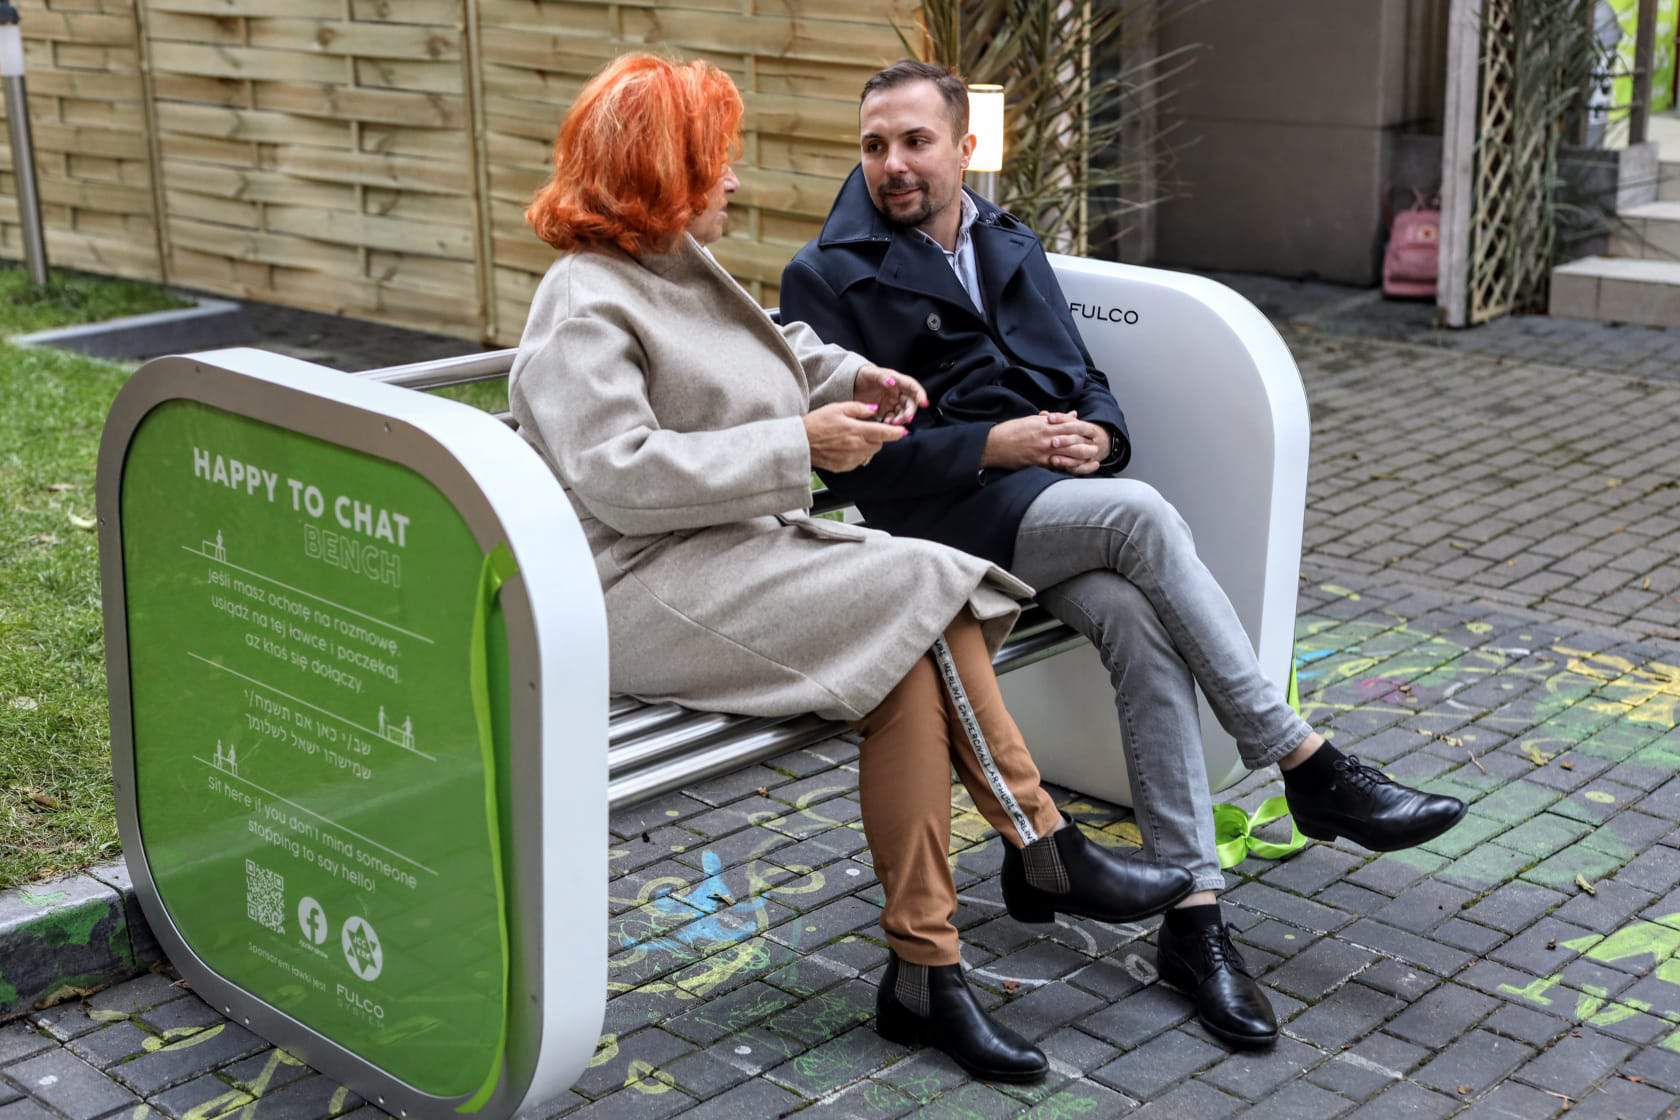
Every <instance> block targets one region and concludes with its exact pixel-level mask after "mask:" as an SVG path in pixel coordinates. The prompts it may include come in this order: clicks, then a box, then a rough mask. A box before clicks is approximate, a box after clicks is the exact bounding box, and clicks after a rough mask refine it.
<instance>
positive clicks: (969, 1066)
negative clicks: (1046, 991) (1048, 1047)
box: [875, 953, 1050, 1081]
mask: <svg viewBox="0 0 1680 1120" xmlns="http://www.w3.org/2000/svg"><path fill="white" fill-rule="evenodd" d="M898 969H899V961H898V954H897V953H893V954H892V955H891V958H890V959H889V960H888V961H887V971H886V974H885V975H884V976H882V977H881V988H880V991H878V992H877V993H876V995H875V1029H876V1030H877V1031H879V1032H880V1034H881V1037H882V1038H884V1039H886V1040H887V1041H888V1042H896V1043H898V1044H899V1045H901V1046H916V1045H922V1046H932V1047H933V1048H935V1049H936V1050H943V1051H944V1052H945V1053H946V1054H947V1055H948V1056H949V1057H950V1059H951V1060H952V1061H953V1062H956V1063H957V1064H958V1065H959V1066H961V1067H962V1068H963V1069H964V1070H966V1071H967V1072H968V1073H969V1075H970V1076H973V1077H978V1078H980V1079H981V1080H983V1081H1037V1080H1038V1079H1039V1078H1041V1077H1043V1076H1044V1074H1045V1071H1046V1070H1048V1069H1049V1068H1050V1062H1049V1060H1048V1059H1046V1058H1045V1056H1044V1051H1042V1050H1040V1049H1039V1048H1038V1047H1036V1046H1034V1045H1033V1044H1032V1043H1030V1042H1028V1041H1027V1040H1026V1039H1024V1038H1022V1037H1021V1036H1020V1035H1018V1034H1016V1033H1015V1032H1014V1031H1012V1030H1010V1029H1009V1028H1008V1027H1006V1026H1004V1025H1003V1024H1001V1023H999V1022H997V1021H996V1020H994V1019H993V1018H992V1017H991V1016H990V1015H988V1014H986V1010H985V1008H983V1007H981V1006H980V1004H979V1002H978V1001H977V1000H976V999H975V998H974V993H973V992H971V991H969V990H968V981H967V980H965V979H964V978H963V970H962V965H960V964H947V965H930V966H928V967H927V970H926V971H927V978H928V993H927V994H928V1013H927V1015H925V1016H922V1015H918V1014H916V1013H915V1012H914V1011H912V1010H910V1009H909V1008H908V1007H905V1006H904V1004H903V1003H901V1002H900V1001H899V998H898Z"/></svg>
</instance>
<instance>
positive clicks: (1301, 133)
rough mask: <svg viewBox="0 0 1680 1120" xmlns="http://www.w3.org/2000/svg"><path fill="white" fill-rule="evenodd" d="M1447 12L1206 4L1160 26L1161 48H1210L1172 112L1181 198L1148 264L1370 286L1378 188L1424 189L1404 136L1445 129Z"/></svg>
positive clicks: (1372, 3) (1281, 0)
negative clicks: (1443, 120) (1443, 115)
mask: <svg viewBox="0 0 1680 1120" xmlns="http://www.w3.org/2000/svg"><path fill="white" fill-rule="evenodd" d="M1446 12H1447V3H1446V0H1210V2H1209V3H1206V4H1203V5H1200V6H1198V7H1195V8H1193V9H1192V10H1190V11H1189V12H1188V13H1186V14H1183V15H1180V16H1178V17H1176V18H1174V19H1172V20H1170V21H1168V22H1167V23H1166V24H1165V26H1164V27H1163V29H1162V33H1161V49H1162V50H1163V51H1170V50H1172V49H1174V48H1176V47H1179V46H1181V45H1185V44H1201V45H1202V47H1203V49H1202V51H1201V53H1200V55H1199V57H1198V59H1197V61H1196V64H1195V65H1194V66H1193V67H1191V68H1190V69H1189V70H1188V71H1187V72H1186V73H1185V75H1184V76H1183V78H1182V79H1180V80H1179V81H1178V83H1177V85H1176V88H1175V98H1174V102H1173V104H1172V106H1171V108H1170V109H1169V110H1168V113H1167V120H1168V122H1171V121H1174V120H1176V121H1178V122H1180V124H1179V128H1178V131H1177V133H1176V134H1174V136H1173V140H1174V142H1175V143H1177V144H1180V145H1183V147H1182V150H1181V151H1180V152H1179V154H1178V156H1177V161H1176V176H1177V178H1178V179H1179V180H1180V181H1181V182H1182V184H1183V191H1184V193H1183V195H1182V197H1179V198H1176V199H1174V200H1173V201H1171V202H1168V203H1166V204H1164V205H1163V206H1162V207H1161V209H1160V211H1159V213H1158V214H1157V216H1156V244H1155V254H1154V255H1155V259H1156V260H1157V261H1158V262H1159V263H1163V264H1172V265H1180V266H1186V267H1194V268H1209V269H1230V270H1235V271H1244V272H1264V273H1271V274H1274V275H1281V276H1317V277H1321V278H1324V279H1328V280H1336V281H1341V282H1344V283H1350V284H1371V283H1374V282H1375V281H1376V280H1377V278H1378V276H1379V267H1380V261H1379V254H1380V249H1381V244H1382V234H1383V213H1384V209H1383V208H1384V196H1385V194H1386V192H1387V190H1388V189H1389V188H1390V187H1391V186H1395V185H1401V186H1410V185H1422V186H1425V187H1427V186H1432V185H1433V184H1432V183H1425V184H1417V179H1418V178H1419V175H1420V171H1419V167H1420V161H1419V159H1418V157H1417V144H1416V143H1415V142H1410V138H1411V137H1413V136H1415V135H1417V134H1424V135H1427V134H1429V133H1431V132H1433V133H1434V134H1436V135H1439V133H1440V127H1441V125H1440V121H1441V115H1442V111H1443V103H1444V98H1445V85H1446V80H1445V57H1446ZM1426 147H1427V146H1426ZM1421 166H1422V167H1423V169H1424V171H1425V172H1426V171H1427V169H1428V165H1427V157H1425V159H1424V160H1423V162H1422V165H1421Z"/></svg>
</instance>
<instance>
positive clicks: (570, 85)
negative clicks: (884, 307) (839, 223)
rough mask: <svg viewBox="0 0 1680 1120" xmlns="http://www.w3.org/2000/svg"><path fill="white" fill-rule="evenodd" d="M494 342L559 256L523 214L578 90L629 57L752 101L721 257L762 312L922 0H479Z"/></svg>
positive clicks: (817, 219)
mask: <svg viewBox="0 0 1680 1120" xmlns="http://www.w3.org/2000/svg"><path fill="white" fill-rule="evenodd" d="M477 7H478V29H479V41H480V49H481V60H482V73H483V92H484V102H483V105H484V118H485V119H484V126H485V137H486V151H487V158H486V173H487V179H488V186H489V207H490V230H491V236H490V244H491V258H492V268H493V275H492V279H493V288H494V294H495V306H494V311H495V320H494V325H495V330H494V333H495V335H496V337H497V338H498V339H500V340H502V341H504V342H513V341H517V340H518V337H519V333H520V331H521V330H522V329H523V327H524V323H525V312H526V309H527V307H528V306H529V303H530V299H531V294H532V292H534V291H535V290H536V284H537V281H538V280H539V279H541V277H542V274H543V272H544V271H545V270H546V269H547V268H548V265H549V264H550V262H551V261H552V260H553V250H551V249H550V248H549V247H548V246H547V245H545V244H543V243H542V242H541V241H539V240H537V238H536V236H535V235H534V234H533V233H531V231H530V229H529V227H527V226H526V224H525V218H524V211H525V206H526V204H527V203H528V202H529V201H530V198H531V194H532V192H534V191H535V190H536V189H537V188H538V187H539V186H540V185H541V184H542V182H543V180H544V178H545V177H546V176H547V172H548V167H549V164H550V160H551V159H552V154H551V152H552V145H553V142H554V135H555V132H556V131H557V130H558V127H559V122H560V119H561V117H562V116H563V115H564V114H565V111H566V107H567V106H568V105H569V104H570V103H571V100H572V98H573V97H575V96H576V94H577V91H578V90H579V89H580V88H581V87H582V85H583V82H584V81H586V80H587V79H588V77H589V76H590V75H591V74H593V73H594V72H595V71H597V70H598V69H600V67H601V66H602V65H603V64H604V63H605V62H607V61H608V60H609V59H611V58H613V57H615V56H617V55H618V54H620V53H622V52H624V51H627V50H632V49H641V50H659V51H671V52H674V53H676V54H678V55H680V56H682V57H687V58H704V59H706V60H707V61H709V62H712V63H714V64H716V65H717V66H719V67H721V68H723V69H724V70H725V71H727V72H728V73H729V75H730V77H732V78H733V79H734V81H735V84H736V85H738V86H739V87H740V89H741V93H742V96H743V98H744V99H745V101H746V119H745V122H744V128H745V143H744V149H745V150H744V153H743V159H742V160H741V162H740V165H739V166H738V168H737V170H738V171H739V173H740V176H741V181H742V182H741V190H740V192H739V193H737V194H736V196H735V201H734V203H733V204H732V205H731V207H730V211H731V221H730V234H729V236H728V237H727V238H725V239H724V240H723V241H722V242H720V243H719V244H718V245H716V246H714V250H715V251H716V253H717V256H718V259H719V260H720V261H722V262H723V264H724V265H725V266H726V267H727V268H728V269H729V270H730V271H731V272H732V273H734V275H735V276H736V277H737V278H738V279H740V280H741V281H742V282H743V283H745V284H747V285H748V287H749V290H751V291H752V292H753V293H754V294H755V295H756V296H758V297H759V298H760V299H761V300H763V301H764V302H765V303H767V304H770V303H774V302H776V292H777V288H776V286H777V284H778V282H779V280H780V277H781V271H782V267H783V265H785V264H786V263H787V261H788V258H789V257H791V256H792V255H793V253H794V252H795V251H796V250H797V249H798V247H799V246H800V245H802V244H804V243H805V241H806V240H808V239H809V238H811V237H813V236H815V234H816V233H817V231H818V230H819V229H820V228H821V225H822V219H823V216H824V215H826V214H827V213H828V208H829V206H830V204H831V203H832V202H833V201H834V194H835V192H836V191H837V190H838V189H839V186H840V183H841V181H842V180H843V179H844V178H845V176H846V174H847V172H849V171H850V170H851V168H852V165H853V164H855V163H856V162H857V97H858V91H859V90H860V89H861V88H862V86H863V82H864V80H865V79H866V78H867V77H868V76H869V75H870V74H871V73H872V72H873V71H874V70H876V69H878V68H879V67H881V66H883V65H885V64H886V63H888V62H891V61H892V60H894V59H896V58H899V57H901V56H902V55H903V54H904V53H905V51H904V46H903V44H902V43H901V42H900V41H899V38H898V35H897V34H896V33H895V32H894V31H893V24H894V22H896V23H897V25H898V26H901V27H904V28H906V29H907V33H908V29H910V28H912V27H913V26H914V19H915V15H916V13H917V11H918V10H919V3H917V0H848V2H846V3H837V2H833V0H821V2H819V0H686V2H684V3H681V4H660V5H657V6H653V5H649V4H643V3H611V2H607V0H478V5H477Z"/></svg>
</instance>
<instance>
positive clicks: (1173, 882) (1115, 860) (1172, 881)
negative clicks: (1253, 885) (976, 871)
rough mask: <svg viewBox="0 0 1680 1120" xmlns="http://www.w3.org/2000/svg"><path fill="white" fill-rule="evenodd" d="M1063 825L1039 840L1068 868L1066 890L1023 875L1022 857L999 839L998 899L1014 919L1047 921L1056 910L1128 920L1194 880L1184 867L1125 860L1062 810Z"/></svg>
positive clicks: (1172, 898)
mask: <svg viewBox="0 0 1680 1120" xmlns="http://www.w3.org/2000/svg"><path fill="white" fill-rule="evenodd" d="M1062 822H1063V823H1062V827H1061V828H1060V829H1059V830H1057V832H1056V833H1055V834H1054V835H1053V836H1049V837H1043V838H1041V839H1040V842H1041V843H1044V842H1048V843H1053V844H1054V845H1055V846H1056V857H1057V859H1058V860H1059V862H1060V863H1061V866H1062V867H1063V868H1064V869H1065V870H1066V871H1067V888H1068V889H1067V890H1066V891H1049V890H1045V889H1043V888H1042V887H1037V886H1034V885H1033V884H1032V883H1030V882H1028V880H1027V864H1026V859H1025V858H1024V857H1023V856H1022V855H1021V852H1020V849H1018V848H1016V847H1015V845H1013V844H1011V843H1009V842H1008V841H1004V845H1003V902H1004V905H1005V906H1007V907H1008V908H1009V916H1010V917H1011V918H1014V919H1015V920H1016V921H1018V922H1050V921H1054V920H1055V918H1056V915H1057V914H1072V915H1074V916H1076V917H1080V918H1094V919H1096V920H1097V921H1099V922H1131V921H1136V920H1137V919H1138V918H1146V917H1148V916H1149V915H1151V914H1159V913H1160V912H1161V911H1163V910H1165V909H1166V908H1167V907H1169V906H1171V905H1172V904H1173V903H1175V902H1177V901H1178V900H1179V899H1181V898H1183V897H1184V896H1185V895H1187V894H1189V893H1190V891H1191V889H1192V887H1194V885H1195V881H1194V879H1193V878H1192V876H1191V874H1190V872H1189V871H1187V870H1185V869H1184V868H1182V867H1174V866H1172V865H1170V864H1165V863H1147V862H1145V861H1143V860H1138V859H1126V858H1125V857H1123V856H1120V855H1118V854H1116V853H1114V852H1111V851H1109V850H1108V849H1106V848H1101V847H1098V846H1097V845H1096V844H1093V843H1092V842H1091V841H1090V840H1087V839H1086V838H1085V834H1084V833H1083V832H1081V831H1079V826H1078V825H1076V824H1074V823H1073V821H1072V820H1070V819H1069V818H1068V816H1067V814H1066V813H1063V814H1062Z"/></svg>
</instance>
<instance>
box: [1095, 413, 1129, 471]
mask: <svg viewBox="0 0 1680 1120" xmlns="http://www.w3.org/2000/svg"><path fill="white" fill-rule="evenodd" d="M1097 423H1098V424H1100V425H1102V429H1103V431H1105V432H1107V433H1108V455H1107V457H1105V458H1104V459H1103V461H1102V462H1100V463H1098V464H1097V469H1098V470H1099V471H1106V470H1110V469H1112V468H1114V467H1117V466H1119V465H1120V460H1121V459H1123V458H1124V457H1125V455H1126V436H1125V434H1124V433H1123V432H1121V431H1120V429H1119V428H1117V427H1115V426H1114V425H1113V424H1110V423H1107V422H1105V421H1102V420H1099V421H1097Z"/></svg>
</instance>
